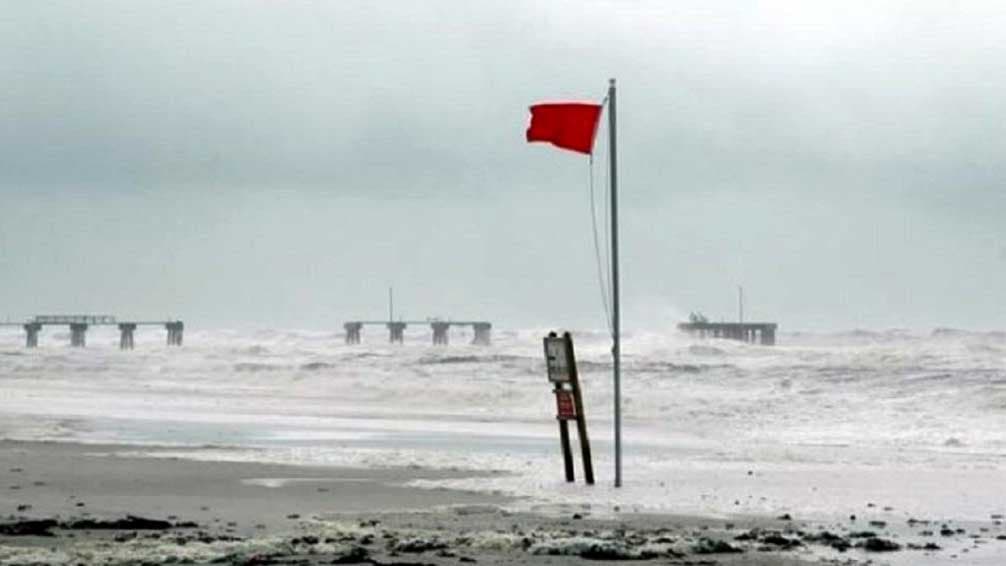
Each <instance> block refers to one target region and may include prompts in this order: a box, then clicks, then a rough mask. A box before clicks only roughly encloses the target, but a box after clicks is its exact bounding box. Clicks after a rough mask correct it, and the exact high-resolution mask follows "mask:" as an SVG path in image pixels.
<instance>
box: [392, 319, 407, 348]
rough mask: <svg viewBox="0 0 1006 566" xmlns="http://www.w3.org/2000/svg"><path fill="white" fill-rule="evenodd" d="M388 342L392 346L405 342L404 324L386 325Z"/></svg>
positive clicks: (393, 323)
mask: <svg viewBox="0 0 1006 566" xmlns="http://www.w3.org/2000/svg"><path fill="white" fill-rule="evenodd" d="M388 341H389V342H391V343H392V344H395V343H398V344H401V343H402V342H404V341H405V323H404V322H389V323H388Z"/></svg>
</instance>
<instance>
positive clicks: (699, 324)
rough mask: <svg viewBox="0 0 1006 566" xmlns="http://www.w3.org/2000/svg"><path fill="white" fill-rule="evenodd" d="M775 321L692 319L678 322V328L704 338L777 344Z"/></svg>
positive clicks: (767, 344)
mask: <svg viewBox="0 0 1006 566" xmlns="http://www.w3.org/2000/svg"><path fill="white" fill-rule="evenodd" d="M778 327H779V325H778V324H777V323H775V322H708V321H692V322H682V323H680V324H678V329H679V330H683V331H685V332H687V333H689V334H693V335H695V334H697V335H699V336H700V337H702V338H727V339H729V340H740V341H741V342H748V343H752V344H753V343H756V342H757V343H760V344H762V345H764V346H773V345H775V331H776V329H777V328H778Z"/></svg>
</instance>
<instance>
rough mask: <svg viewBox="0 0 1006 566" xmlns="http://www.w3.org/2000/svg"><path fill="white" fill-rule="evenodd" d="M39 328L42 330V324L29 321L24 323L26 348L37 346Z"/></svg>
mask: <svg viewBox="0 0 1006 566" xmlns="http://www.w3.org/2000/svg"><path fill="white" fill-rule="evenodd" d="M40 330H42V325H41V324H39V323H37V322H29V323H28V324H25V325H24V333H25V347H26V348H38V332H39V331H40Z"/></svg>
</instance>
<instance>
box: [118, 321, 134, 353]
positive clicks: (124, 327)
mask: <svg viewBox="0 0 1006 566" xmlns="http://www.w3.org/2000/svg"><path fill="white" fill-rule="evenodd" d="M134 330H136V323H133V322H123V323H121V324H119V349H120V350H132V349H133V331H134Z"/></svg>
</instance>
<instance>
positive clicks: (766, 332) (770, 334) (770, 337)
mask: <svg viewBox="0 0 1006 566" xmlns="http://www.w3.org/2000/svg"><path fill="white" fill-rule="evenodd" d="M761 343H762V345H763V346H774V345H775V328H763V329H762V331H761Z"/></svg>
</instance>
